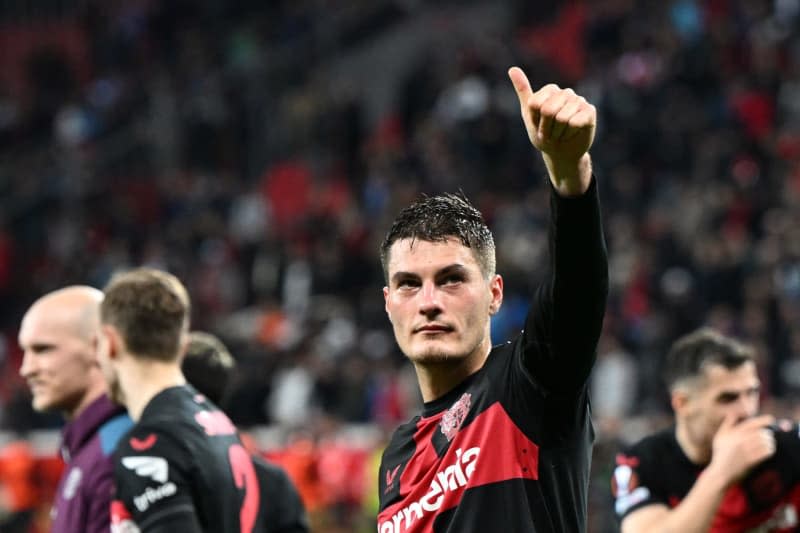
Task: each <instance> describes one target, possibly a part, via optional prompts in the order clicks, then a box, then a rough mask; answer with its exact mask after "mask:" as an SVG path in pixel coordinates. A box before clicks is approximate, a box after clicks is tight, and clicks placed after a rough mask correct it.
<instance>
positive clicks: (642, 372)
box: [0, 0, 800, 532]
mask: <svg viewBox="0 0 800 533" xmlns="http://www.w3.org/2000/svg"><path fill="white" fill-rule="evenodd" d="M37 4H38V3H37ZM2 9H3V10H4V11H3V12H2V14H0V17H2V20H0V146H1V147H2V149H1V151H0V191H2V193H0V301H2V302H3V305H2V306H0V363H1V364H2V366H1V367H0V368H2V380H0V424H1V425H2V429H4V430H6V431H7V432H9V433H10V434H17V435H21V436H24V435H26V434H27V433H28V432H30V431H31V430H35V429H41V428H53V427H56V426H57V425H58V423H59V422H58V417H44V416H42V415H37V414H34V413H33V412H32V411H31V410H30V407H29V399H28V396H27V392H26V391H25V387H24V384H23V383H22V382H21V381H20V380H19V379H18V378H17V376H16V373H17V370H18V368H19V364H20V353H19V349H18V347H17V346H16V333H17V328H18V326H19V320H20V317H21V316H22V313H23V312H24V309H25V308H26V307H27V306H28V305H29V304H30V303H31V302H32V301H33V300H34V299H35V298H37V297H38V296H40V295H42V294H43V293H45V292H47V291H49V290H52V289H55V288H58V287H61V286H64V285H67V284H72V283H88V284H92V285H95V286H98V287H102V285H103V284H104V283H105V282H106V281H107V280H108V278H109V276H110V274H111V273H112V272H114V271H115V270H118V269H124V268H126V267H131V266H137V265H143V264H144V265H150V266H155V267H159V268H164V269H167V270H169V271H171V272H173V273H174V274H176V275H177V276H178V277H180V278H181V279H182V280H183V281H184V283H185V284H186V285H187V287H188V288H189V290H190V293H191V295H192V298H193V306H194V313H193V320H194V324H193V327H194V328H196V329H205V330H207V331H212V332H214V333H216V334H217V335H219V336H220V337H221V338H223V339H224V340H225V341H226V342H227V343H228V344H229V346H230V347H231V349H232V352H233V353H234V355H235V356H236V358H237V359H238V361H239V371H238V374H237V376H236V378H235V383H234V386H233V387H232V389H231V390H230V391H229V393H228V395H227V398H226V403H227V405H226V407H227V408H228V410H229V412H231V413H232V415H233V418H234V421H235V422H237V423H238V424H240V425H242V426H243V427H251V428H258V427H261V426H269V427H277V428H281V431H280V432H279V437H277V438H276V439H273V441H274V442H272V444H274V445H275V449H276V450H277V449H280V450H283V451H281V452H277V451H276V452H274V453H276V454H278V453H288V452H286V450H304V449H314V448H315V447H328V448H331V447H335V446H333V444H332V443H338V445H342V442H343V441H342V439H346V437H342V435H348V434H349V435H352V432H351V433H348V432H347V431H346V428H351V427H354V425H358V427H368V428H371V432H366V433H365V432H363V431H362V432H361V433H358V435H359V437H357V438H355V437H352V436H351V437H350V438H351V439H353V440H354V441H356V442H357V443H358V445H359V446H362V445H363V446H362V448H361V449H362V450H367V451H365V452H363V453H362V454H361V456H360V458H359V461H360V463H359V464H360V466H359V469H360V470H366V471H367V472H371V470H370V468H372V467H371V466H370V465H371V461H372V457H371V456H370V453H372V451H373V450H379V448H380V445H381V442H382V439H383V438H384V437H385V435H386V431H388V430H391V429H392V428H393V427H394V426H395V425H396V424H397V423H398V422H400V421H403V420H405V419H407V418H408V417H409V416H410V413H412V412H414V411H415V410H416V408H417V407H418V405H419V401H420V399H419V395H418V392H417V388H416V387H417V386H416V381H415V378H414V375H413V370H412V369H411V367H410V365H408V364H406V363H405V361H404V359H403V356H402V354H401V353H400V352H399V350H398V349H397V347H396V346H395V344H394V341H393V338H392V332H391V330H390V324H389V322H388V320H387V318H386V316H385V314H384V310H383V299H382V295H381V288H382V286H383V274H382V272H381V269H380V264H379V260H378V245H379V243H380V241H381V239H382V238H383V234H384V232H385V231H386V229H387V225H388V223H389V221H390V220H391V219H392V217H393V216H394V215H395V214H396V213H397V211H398V210H399V208H400V207H401V206H403V205H405V204H407V203H408V202H409V200H411V199H412V198H414V197H416V196H418V195H419V194H420V193H435V192H440V191H454V190H458V189H460V190H462V191H464V193H466V195H467V196H468V197H469V198H470V199H471V200H472V201H473V202H474V203H475V204H476V205H477V206H478V207H479V208H480V209H481V210H482V211H483V213H484V214H485V215H486V217H487V221H488V222H489V225H490V227H491V228H492V230H493V231H494V234H495V239H496V243H497V252H498V271H499V272H500V273H501V274H502V275H503V276H504V278H505V279H506V284H505V286H506V290H507V291H508V292H507V293H506V295H505V301H504V305H503V308H502V310H501V313H500V314H498V315H497V316H496V317H495V318H494V322H493V332H492V333H493V337H494V340H495V341H497V342H501V341H503V340H504V339H505V338H508V337H509V336H510V335H512V334H514V333H515V332H516V331H517V330H518V329H519V328H520V327H521V324H522V321H523V319H524V313H525V311H526V307H527V301H528V296H529V295H530V294H531V291H532V290H533V288H534V287H535V286H536V285H537V284H538V283H539V281H541V279H542V278H543V276H544V273H545V271H546V268H547V264H546V261H547V250H546V246H547V238H546V230H547V209H548V206H547V194H548V189H547V180H546V177H545V174H544V169H543V167H542V166H541V163H540V162H539V161H538V160H537V157H536V156H535V154H534V153H533V151H532V149H531V148H530V145H529V143H528V139H527V138H526V136H525V131H524V128H523V126H522V123H521V120H520V118H519V107H518V103H517V100H516V97H515V95H514V93H513V89H512V87H511V85H510V83H509V81H508V79H507V77H506V74H505V72H506V70H507V68H508V67H509V66H510V65H514V64H517V65H520V66H522V67H523V68H524V69H525V70H526V72H527V73H528V76H529V77H530V78H531V81H532V84H534V85H536V86H541V85H543V84H545V83H548V82H556V83H558V84H560V85H561V86H571V87H574V88H575V90H576V92H578V93H579V94H582V95H585V96H586V97H587V99H588V100H589V101H591V102H592V103H594V104H595V105H596V106H597V108H598V112H599V130H598V134H597V141H596V143H595V148H594V150H593V161H594V169H595V173H596V175H597V176H598V179H599V184H600V192H601V197H602V203H603V209H604V217H605V228H606V237H607V240H608V245H609V252H610V276H611V293H610V300H609V305H608V309H607V313H606V320H605V329H604V333H603V337H602V339H601V344H600V350H599V358H598V362H597V366H596V368H595V372H594V375H593V382H592V387H593V390H592V392H593V402H594V404H593V406H594V413H595V424H596V427H597V429H598V436H599V444H598V447H597V448H596V453H595V468H596V470H597V472H596V477H595V480H594V481H593V485H592V492H593V496H592V515H591V516H592V519H591V521H592V530H593V531H598V532H599V531H607V530H608V531H612V530H613V527H614V526H613V520H612V518H611V516H610V514H609V508H610V504H609V502H610V496H608V494H607V493H608V477H609V476H608V470H609V469H610V457H611V455H612V454H613V450H614V449H615V446H616V444H617V443H618V442H619V441H621V440H622V441H628V440H632V439H634V438H637V437H639V436H640V435H641V434H642V432H643V431H647V430H649V429H650V428H652V427H654V426H655V425H658V424H661V423H665V422H668V420H667V419H666V415H667V413H668V408H669V406H668V404H667V403H666V393H665V391H664V390H663V386H662V384H661V381H660V365H661V360H662V357H663V355H664V353H665V350H666V347H667V346H668V345H669V343H670V342H671V341H672V340H673V339H675V338H676V337H677V336H678V335H680V334H683V333H686V332H687V331H689V330H691V329H693V328H695V327H696V326H699V325H701V324H708V325H712V326H715V327H717V328H719V329H721V330H722V331H724V332H727V333H731V334H734V335H736V336H737V337H739V338H741V339H743V340H745V341H746V342H749V343H751V344H753V345H755V346H756V347H757V349H758V353H759V362H760V371H761V375H762V380H763V383H764V397H765V401H767V403H768V408H769V409H775V410H778V411H780V412H782V413H786V414H789V415H790V416H792V413H793V408H794V407H795V406H796V405H797V403H798V402H797V401H796V400H797V398H798V397H800V0H669V1H664V0H593V1H588V0H587V1H577V0H576V1H568V0H564V1H557V0H549V1H536V2H528V1H523V0H516V1H508V2H493V1H490V0H483V1H478V0H472V1H469V2H447V1H428V2H419V1H414V0H372V1H361V0H359V1H349V2H342V1H335V0H329V1H323V0H292V1H275V2H256V1H247V0H243V1H240V2H222V1H216V0H196V1H188V0H175V1H169V2H167V1H160V0H137V1H134V2H131V1H122V0H115V1H108V0H105V1H91V0H84V1H81V2H57V1H51V2H41V6H39V7H37V8H36V9H30V6H29V5H28V3H27V2H19V5H16V4H15V3H14V2H11V3H9V6H8V7H3V8H2ZM798 412H800V410H798ZM794 416H797V415H794ZM364 425H365V426H364ZM364 435H368V437H365V436H364ZM344 442H346V440H345V441H344ZM304 446H305V447H306V448H303V447H304ZM308 447H310V448H308ZM297 453H300V452H297ZM343 453H344V452H343ZM301 457H304V456H302V454H301ZM320 462H324V461H317V462H316V463H314V465H312V466H313V468H317V469H318V471H327V470H333V471H336V468H332V469H331V468H330V467H331V466H334V467H335V466H336V465H341V464H343V463H342V458H341V456H339V458H338V459H335V460H329V464H328V467H323V466H320V464H318V463H320ZM300 463H302V461H300ZM1 464H4V463H3V462H2V461H0V465H1ZM302 464H305V463H302ZM312 466H307V467H303V466H301V467H298V471H303V469H304V468H305V471H308V469H309V468H312ZM2 472H4V469H2V468H0V473H2ZM345 472H346V470H345ZM339 473H340V474H341V473H342V470H341V469H340V470H339ZM334 474H335V472H334ZM334 477H335V476H334ZM355 478H358V479H357V480H356V481H354V483H353V484H356V485H358V490H349V491H348V490H344V489H343V490H342V492H348V494H347V495H345V496H342V499H341V501H338V502H333V503H331V502H330V498H327V499H324V498H323V500H324V501H323V503H324V504H325V505H326V506H327V507H326V509H328V510H330V508H332V507H331V505H334V504H340V505H339V507H338V508H337V510H336V511H335V512H332V513H329V515H328V516H327V517H326V518H325V519H324V520H326V522H325V524H327V525H326V526H324V527H325V528H324V529H321V530H324V531H335V527H341V528H343V529H342V530H343V531H352V530H353V528H354V524H355V523H356V521H357V518H355V516H356V515H359V513H362V512H365V513H366V514H368V513H369V512H370V511H369V503H367V504H366V508H367V510H366V511H363V510H362V509H361V507H360V506H361V505H362V504H364V498H363V497H360V496H359V495H361V494H364V493H370V490H371V487H369V482H367V481H362V479H361V476H360V475H359V476H355ZM355 478H353V477H352V476H351V479H355ZM346 480H347V478H346V477H345V478H342V477H341V475H340V476H339V477H338V478H335V479H334V480H333V481H331V482H330V487H349V485H348V484H347V483H345V481H346ZM0 481H2V478H0ZM362 485H365V486H366V487H367V488H366V489H365V488H364V486H362ZM372 492H374V491H372ZM329 504H330V505H329ZM335 524H338V526H336V525H335ZM372 527H374V526H372ZM348 528H350V529H348ZM368 530H370V529H369V528H368Z"/></svg>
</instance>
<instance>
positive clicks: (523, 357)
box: [378, 181, 607, 533]
mask: <svg viewBox="0 0 800 533" xmlns="http://www.w3.org/2000/svg"><path fill="white" fill-rule="evenodd" d="M550 244H551V258H552V269H551V275H550V277H549V279H548V281H547V282H546V283H544V284H543V285H542V286H541V287H539V289H538V290H537V292H536V294H535V296H534V299H533V303H532V306H531V309H530V310H529V314H528V317H527V320H526V325H525V330H524V331H523V332H522V334H521V335H520V336H519V337H517V338H516V339H514V340H513V341H511V342H508V343H507V344H504V345H501V346H497V347H495V348H493V349H492V351H491V353H490V354H489V357H488V359H487V361H486V363H485V365H484V366H483V368H481V369H480V370H479V371H478V372H476V373H474V374H473V375H471V376H470V377H469V378H467V379H466V380H465V381H464V382H462V383H461V384H460V385H459V386H457V387H456V388H455V389H454V390H452V391H450V392H449V393H447V394H446V395H444V396H442V397H440V398H438V399H436V400H435V401H433V402H429V403H426V404H425V407H424V412H423V413H422V415H420V416H417V417H416V418H414V419H413V420H411V421H410V422H409V423H407V424H405V425H403V426H401V427H400V428H398V429H397V431H396V432H395V434H394V435H393V437H392V439H391V441H390V442H389V445H388V447H387V448H386V450H385V451H384V453H383V457H382V460H381V467H380V472H379V490H380V508H379V513H378V533H405V532H412V531H413V532H426V533H444V532H448V533H485V532H487V531H502V532H504V533H515V532H520V533H521V532H525V533H530V532H545V531H547V532H549V531H570V532H580V531H585V529H586V497H587V485H588V480H589V463H590V456H591V445H592V442H593V439H594V432H593V429H592V425H591V420H590V416H589V404H588V391H587V385H586V380H587V377H588V376H589V373H590V371H591V368H592V364H593V363H594V359H595V349H596V343H597V339H598V336H599V334H600V329H601V325H602V320H603V312H604V308H605V297H606V292H607V262H606V251H605V244H604V240H603V235H602V228H601V224H600V213H599V201H598V198H597V189H596V185H595V183H594V181H593V183H592V186H591V188H590V190H589V191H587V193H586V194H584V195H582V196H580V197H576V198H561V197H559V196H557V195H556V194H555V193H552V194H551V225H550Z"/></svg>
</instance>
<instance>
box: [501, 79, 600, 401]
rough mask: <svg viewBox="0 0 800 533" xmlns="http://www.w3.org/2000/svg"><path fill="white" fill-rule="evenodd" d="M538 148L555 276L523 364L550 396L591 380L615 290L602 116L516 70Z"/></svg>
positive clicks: (529, 330) (542, 295)
mask: <svg viewBox="0 0 800 533" xmlns="http://www.w3.org/2000/svg"><path fill="white" fill-rule="evenodd" d="M508 74H509V77H510V78H511V81H512V83H513V84H514V88H515V90H516V92H517V96H518V97H519V102H520V109H521V113H522V119H523V122H524V123H525V128H526V129H527V133H528V138H529V139H530V141H531V144H532V145H533V146H534V147H535V148H536V149H537V150H539V152H540V153H541V155H542V159H543V161H544V164H545V166H546V167H547V172H548V175H549V178H550V183H551V185H552V189H553V194H552V195H551V225H550V248H551V249H550V260H551V264H550V269H551V270H550V278H549V280H548V281H547V282H546V283H545V284H543V286H542V287H540V288H539V290H538V292H537V294H536V295H535V297H534V301H533V305H532V308H531V311H530V312H529V315H528V320H527V323H526V326H525V337H524V340H523V342H524V343H525V345H524V361H523V362H524V364H525V367H526V368H527V369H528V371H529V372H530V374H531V376H532V378H533V379H534V381H536V382H537V383H538V384H539V385H540V386H542V387H543V388H544V389H546V390H549V391H559V390H569V391H575V390H577V389H578V388H580V387H581V386H582V385H583V383H585V381H586V378H587V377H588V376H589V373H590V371H591V368H592V365H593V363H594V360H595V349H596V345H597V340H598V338H599V336H600V330H601V327H602V322H603V314H604V311H605V304H606V296H607V293H608V261H607V255H606V247H605V241H604V238H603V230H602V224H601V218H600V205H599V200H598V194H597V187H596V185H595V181H594V178H593V176H592V166H591V159H590V156H589V148H590V147H591V146H592V143H593V141H594V133H595V126H596V123H597V111H596V110H595V107H594V106H593V105H592V104H590V103H588V102H587V101H586V99H585V98H583V97H582V96H579V95H577V94H575V92H574V91H573V90H572V89H561V88H559V87H558V86H557V85H553V84H550V85H545V86H544V87H542V88H541V89H540V90H538V91H535V92H534V91H533V90H532V89H531V86H530V82H529V81H528V78H527V77H526V76H525V74H524V72H522V70H520V69H519V68H517V67H514V68H511V69H510V70H509V73H508Z"/></svg>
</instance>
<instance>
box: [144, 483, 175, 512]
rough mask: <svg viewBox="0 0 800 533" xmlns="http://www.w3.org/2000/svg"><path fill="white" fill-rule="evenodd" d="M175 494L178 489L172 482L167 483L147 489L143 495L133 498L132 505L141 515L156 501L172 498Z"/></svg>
mask: <svg viewBox="0 0 800 533" xmlns="http://www.w3.org/2000/svg"><path fill="white" fill-rule="evenodd" d="M176 492H178V487H177V486H176V485H175V483H173V482H172V481H167V482H166V483H164V484H163V485H161V486H159V487H156V488H152V487H147V488H146V489H144V492H143V493H141V494H140V495H138V496H134V497H133V505H135V506H136V508H137V509H138V510H139V512H141V513H143V512H145V511H146V510H147V509H148V508H149V507H150V506H151V505H153V504H154V503H156V502H157V501H159V500H163V499H164V498H169V497H170V496H174V495H175V493H176Z"/></svg>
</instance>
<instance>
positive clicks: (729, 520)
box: [611, 328, 800, 533]
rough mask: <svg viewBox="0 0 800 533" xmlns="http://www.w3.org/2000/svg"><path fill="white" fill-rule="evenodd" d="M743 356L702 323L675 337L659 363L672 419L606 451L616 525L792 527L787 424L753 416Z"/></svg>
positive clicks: (795, 458) (791, 449)
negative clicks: (615, 451) (624, 446)
mask: <svg viewBox="0 0 800 533" xmlns="http://www.w3.org/2000/svg"><path fill="white" fill-rule="evenodd" d="M753 358H754V355H753V351H752V349H751V348H750V347H747V346H745V345H743V344H741V343H739V342H737V341H735V340H734V339H731V338H729V337H725V336H723V335H721V334H720V333H718V332H716V331H714V330H712V329H709V328H701V329H699V330H697V331H695V332H693V333H691V334H689V335H687V336H685V337H682V338H680V339H678V340H677V341H676V342H675V344H674V345H673V347H672V348H671V350H670V352H669V354H668V355H667V359H666V368H665V378H666V382H667V386H668V387H669V391H670V395H671V403H672V408H673V410H674V412H675V425H674V427H671V428H668V429H666V430H664V431H661V432H658V433H656V434H654V435H651V436H649V437H646V438H644V439H643V440H642V441H640V442H639V443H637V444H635V445H633V446H632V447H631V448H630V449H628V450H626V451H625V452H624V453H621V454H619V455H618V456H617V458H616V469H615V470H614V474H613V476H612V482H611V490H612V493H613V494H614V497H615V500H616V502H615V510H616V512H617V515H618V516H619V517H620V518H621V521H622V531H623V533H635V532H640V531H641V532H648V533H649V532H652V531H680V532H681V533H692V532H701V531H702V532H707V531H714V532H734V531H797V530H798V528H800V521H798V509H800V438H799V437H798V433H797V427H796V426H795V425H793V424H788V423H785V424H780V425H775V424H774V419H773V417H771V416H769V415H761V416H758V415H757V413H758V409H759V379H758V374H757V373H756V365H755V361H754V359H753ZM783 426H788V427H783Z"/></svg>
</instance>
